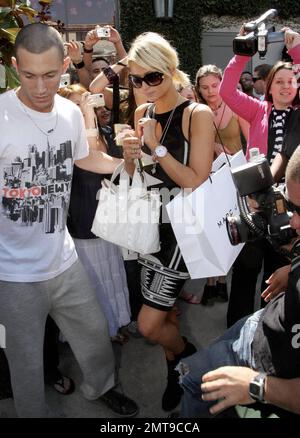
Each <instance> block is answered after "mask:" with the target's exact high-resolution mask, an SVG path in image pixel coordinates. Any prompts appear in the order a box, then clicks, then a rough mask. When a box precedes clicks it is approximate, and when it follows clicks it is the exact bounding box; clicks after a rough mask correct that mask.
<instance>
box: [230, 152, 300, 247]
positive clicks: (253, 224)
mask: <svg viewBox="0 0 300 438" xmlns="http://www.w3.org/2000/svg"><path fill="white" fill-rule="evenodd" d="M232 176H233V180H234V183H235V186H236V188H237V191H238V205H239V208H240V216H227V218H226V225H227V232H228V236H229V239H230V242H231V244H232V245H238V244H239V243H241V242H248V241H251V240H255V239H257V238H262V237H266V238H267V239H268V240H270V241H271V243H272V245H273V246H275V247H276V246H278V247H279V246H280V245H284V244H285V243H288V242H290V240H291V239H292V238H293V237H295V236H296V232H295V230H293V229H292V228H291V226H290V224H289V221H290V218H291V216H292V213H289V212H288V211H287V208H286V202H285V198H284V196H283V194H282V193H281V191H280V190H279V189H278V188H274V187H273V184H274V180H273V177H272V174H271V170H270V166H269V164H268V161H267V160H266V158H263V159H259V160H258V161H257V162H254V163H247V164H244V165H243V166H239V167H236V168H235V169H233V170H232ZM247 196H249V198H252V199H254V200H255V201H256V203H257V204H258V208H257V209H256V211H255V212H251V211H250V209H249V206H248V203H247V198H246V197H247Z"/></svg>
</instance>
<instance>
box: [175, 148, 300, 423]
mask: <svg viewBox="0 0 300 438" xmlns="http://www.w3.org/2000/svg"><path fill="white" fill-rule="evenodd" d="M286 198H287V205H288V207H289V209H290V211H291V212H292V213H293V215H292V217H291V219H290V225H291V227H292V228H293V229H294V230H296V233H297V234H298V235H300V146H299V147H298V148H297V149H296V151H295V153H294V154H293V156H292V157H291V159H290V161H289V163H288V166H287V170H286ZM289 246H290V247H291V246H292V243H291V244H290V245H289ZM291 254H293V256H291V258H292V263H291V272H290V274H289V279H288V287H287V290H286V292H285V293H281V294H279V295H277V296H276V297H275V298H274V299H272V300H271V302H270V303H269V304H268V305H267V306H266V308H265V309H262V310H259V311H257V312H256V313H254V314H253V315H252V316H250V317H246V318H243V319H241V320H240V321H238V322H237V323H236V324H235V325H234V326H233V327H231V328H230V329H229V330H227V331H226V332H225V334H224V335H223V336H221V337H220V338H219V339H218V340H216V341H215V342H213V343H212V344H211V345H210V346H209V347H208V348H207V349H205V350H202V351H199V352H197V353H195V354H194V355H193V356H190V357H189V358H186V359H184V361H183V362H181V363H180V364H179V370H180V372H181V383H182V387H183V389H184V395H183V400H182V405H181V409H182V416H183V417H210V416H212V415H216V414H219V413H220V412H221V411H223V410H225V409H228V408H230V407H232V406H235V405H238V404H243V405H248V404H253V403H254V402H258V403H257V404H256V405H254V406H252V407H254V408H255V409H259V410H261V411H262V413H263V414H264V415H269V414H270V413H274V412H275V413H276V414H277V415H279V416H290V415H293V414H292V413H294V414H297V415H299V414H300V397H299V394H300V342H299V323H300V243H299V239H298V241H297V243H296V244H295V245H293V249H292V251H291ZM265 403H266V404H265ZM297 418H298V417H297Z"/></svg>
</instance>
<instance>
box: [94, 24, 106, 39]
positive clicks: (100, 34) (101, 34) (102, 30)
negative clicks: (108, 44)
mask: <svg viewBox="0 0 300 438" xmlns="http://www.w3.org/2000/svg"><path fill="white" fill-rule="evenodd" d="M95 32H96V35H97V38H99V39H103V38H106V39H108V38H110V28H109V27H108V26H105V27H100V26H96V28H95Z"/></svg>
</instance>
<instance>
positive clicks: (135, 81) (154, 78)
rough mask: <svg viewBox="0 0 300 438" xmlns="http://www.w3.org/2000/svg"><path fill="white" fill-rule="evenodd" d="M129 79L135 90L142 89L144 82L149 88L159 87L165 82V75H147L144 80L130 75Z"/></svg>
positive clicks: (156, 73) (151, 73)
mask: <svg viewBox="0 0 300 438" xmlns="http://www.w3.org/2000/svg"><path fill="white" fill-rule="evenodd" d="M128 79H129V80H130V82H131V83H132V85H133V86H134V87H135V88H142V85H143V82H145V83H146V84H147V85H149V87H157V86H158V85H160V84H161V83H162V81H163V80H164V74H163V73H161V72H159V71H153V72H150V73H147V74H146V75H145V76H144V77H143V78H142V77H141V76H136V75H129V76H128Z"/></svg>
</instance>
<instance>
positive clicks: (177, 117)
mask: <svg viewBox="0 0 300 438" xmlns="http://www.w3.org/2000/svg"><path fill="white" fill-rule="evenodd" d="M191 103H192V102H190V101H189V100H187V101H185V102H183V103H182V104H180V105H178V106H177V108H176V109H175V111H174V114H173V117H172V120H171V123H170V125H169V128H168V130H167V133H166V136H165V139H164V141H163V145H164V146H166V148H167V149H168V152H169V153H170V154H171V155H172V156H173V157H174V158H175V159H176V160H177V161H179V162H180V163H182V164H185V165H188V163H189V154H190V147H189V141H188V140H187V139H186V138H185V136H184V134H183V131H182V117H183V111H184V109H185V108H186V107H188V106H189V105H191ZM153 107H154V106H153V105H151V106H150V107H149V116H150V117H152V118H153ZM171 112H172V110H171V111H168V112H167V113H163V114H154V118H155V120H157V122H158V123H159V124H160V125H161V127H162V131H163V130H164V127H165V126H166V123H167V121H168V119H169V116H170V114H171ZM143 151H144V152H145V153H147V154H149V155H151V150H150V149H149V148H148V147H147V146H146V145H145V146H144V147H143ZM152 169H153V166H152V165H149V166H145V167H144V170H145V172H147V173H149V174H150V175H151V174H152V173H151V171H152ZM153 176H154V177H155V178H158V179H160V180H161V181H163V183H162V184H159V185H157V186H156V187H158V188H160V187H167V188H168V189H170V190H171V189H172V188H174V187H178V185H177V184H176V183H175V182H174V181H173V180H172V179H171V178H170V177H169V176H168V175H167V174H166V172H165V171H164V170H163V169H162V167H161V166H160V165H159V163H157V166H156V172H155V174H153ZM153 187H155V186H153Z"/></svg>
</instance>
